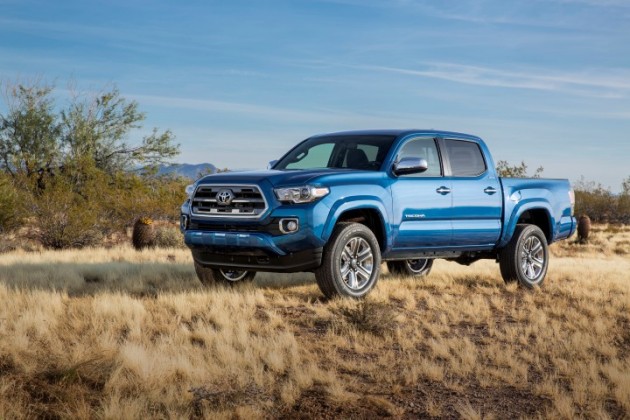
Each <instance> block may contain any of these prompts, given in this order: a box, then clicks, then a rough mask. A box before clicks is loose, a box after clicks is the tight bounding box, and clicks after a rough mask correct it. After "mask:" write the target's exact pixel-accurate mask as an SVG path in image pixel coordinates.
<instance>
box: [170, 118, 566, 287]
mask: <svg viewBox="0 0 630 420" xmlns="http://www.w3.org/2000/svg"><path fill="white" fill-rule="evenodd" d="M187 193H188V199H187V200H186V202H185V203H184V204H183V205H182V208H181V229H182V232H183V233H184V236H185V242H186V244H187V245H188V247H190V249H191V250H192V255H193V259H194V264H195V269H196V272H197V275H198V277H199V279H200V280H201V282H202V283H204V284H212V283H215V282H223V283H232V282H244V281H249V280H252V279H253V278H254V275H255V274H256V272H257V271H271V272H283V273H286V272H299V271H312V272H314V273H315V277H316V279H317V283H318V285H319V287H320V289H321V291H322V292H323V293H324V295H326V296H327V297H333V296H337V295H340V296H349V297H355V298H360V297H363V296H365V295H366V294H367V293H369V291H370V290H371V289H372V288H373V287H374V286H375V284H376V282H377V280H378V277H379V273H380V269H381V263H382V262H386V263H387V267H388V269H389V271H390V272H393V273H395V274H398V275H408V276H418V277H420V276H425V275H427V274H428V273H429V271H430V270H431V267H432V265H433V260H434V259H436V258H444V259H448V260H452V261H456V262H458V263H461V264H465V265H469V264H471V263H473V262H475V261H477V260H479V259H494V260H496V261H497V262H498V263H499V267H500V271H501V275H502V277H503V279H504V280H505V281H506V282H518V283H519V284H520V285H522V286H525V287H534V286H536V285H540V284H541V283H542V282H543V280H544V278H545V275H546V273H547V267H548V262H549V252H548V244H550V243H552V242H554V241H557V240H560V239H565V238H568V237H569V236H571V235H572V234H573V232H574V230H575V228H576V221H575V218H574V217H573V206H574V195H573V191H572V190H571V187H570V185H569V182H568V181H567V180H566V179H554V180H551V179H518V178H501V177H499V176H497V173H496V171H495V166H494V162H493V160H492V157H491V155H490V152H489V151H488V148H487V146H486V144H485V143H484V142H483V141H482V140H481V139H480V138H478V137H475V136H471V135H467V134H461V133H453V132H447V131H436V130H370V131H351V132H342V133H332V134H324V135H317V136H313V137H310V138H308V139H306V140H304V141H302V142H301V143H299V144H298V145H297V146H295V147H294V148H293V149H291V150H290V151H289V152H288V153H286V154H285V155H284V156H283V157H282V158H281V159H279V160H278V161H274V162H271V163H270V167H269V169H268V170H265V171H245V172H226V173H219V174H213V175H208V176H206V177H204V178H201V179H200V180H198V181H197V182H195V184H193V185H190V186H189V187H188V188H187Z"/></svg>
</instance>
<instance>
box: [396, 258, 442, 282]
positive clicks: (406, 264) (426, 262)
mask: <svg viewBox="0 0 630 420" xmlns="http://www.w3.org/2000/svg"><path fill="white" fill-rule="evenodd" d="M432 267H433V259H432V258H418V259H414V260H404V261H387V269H388V270H389V272H390V273H392V274H393V275H395V276H405V277H426V276H428V275H429V273H430V272H431V268H432Z"/></svg>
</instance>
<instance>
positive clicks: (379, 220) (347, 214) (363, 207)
mask: <svg viewBox="0 0 630 420" xmlns="http://www.w3.org/2000/svg"><path fill="white" fill-rule="evenodd" d="M385 214H386V211H385V208H384V206H383V205H382V204H381V203H379V202H350V203H343V204H341V205H340V206H338V208H337V209H335V211H334V212H331V216H330V217H329V219H328V221H327V223H326V228H325V229H324V232H323V235H322V239H324V240H325V241H326V242H328V240H329V239H330V236H331V235H332V232H333V230H334V228H335V226H336V225H337V224H338V223H343V222H354V223H361V224H363V225H365V226H366V227H367V228H368V229H370V230H371V231H372V233H373V234H374V236H376V240H377V241H378V244H379V247H380V250H381V254H382V253H383V252H385V250H386V249H388V247H389V240H390V238H389V236H388V235H387V232H388V226H389V225H388V223H387V222H386V220H387V219H386V218H385V216H384V215H385Z"/></svg>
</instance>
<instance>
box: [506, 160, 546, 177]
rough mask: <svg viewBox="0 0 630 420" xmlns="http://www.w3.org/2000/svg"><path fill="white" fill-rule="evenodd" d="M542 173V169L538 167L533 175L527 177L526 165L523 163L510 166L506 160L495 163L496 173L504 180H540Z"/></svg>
mask: <svg viewBox="0 0 630 420" xmlns="http://www.w3.org/2000/svg"><path fill="white" fill-rule="evenodd" d="M543 171H544V169H543V167H542V166H539V167H538V168H537V169H536V172H534V175H532V176H529V175H527V165H526V164H525V162H523V161H521V164H520V165H510V164H509V162H508V161H507V160H500V161H498V162H497V173H498V174H499V176H500V177H504V178H540V176H541V175H542V173H543Z"/></svg>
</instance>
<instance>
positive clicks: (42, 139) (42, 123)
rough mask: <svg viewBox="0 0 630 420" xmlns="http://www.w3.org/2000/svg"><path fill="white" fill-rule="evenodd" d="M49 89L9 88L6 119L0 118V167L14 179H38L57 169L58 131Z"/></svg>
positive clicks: (59, 132) (42, 87)
mask: <svg viewBox="0 0 630 420" xmlns="http://www.w3.org/2000/svg"><path fill="white" fill-rule="evenodd" d="M51 92H52V88H51V87H50V86H23V85H17V86H9V87H8V88H7V89H6V90H5V95H4V97H5V102H6V107H7V109H8V111H7V113H6V115H2V114H0V164H1V165H2V168H3V169H4V171H5V172H7V173H9V174H10V175H11V176H13V177H15V176H17V175H18V174H21V173H24V174H25V175H26V176H27V177H33V176H36V175H41V171H42V170H45V169H46V168H51V167H53V166H57V165H59V162H60V158H61V151H62V144H61V127H60V125H59V122H58V118H57V116H56V115H55V113H54V101H53V99H52V98H51Z"/></svg>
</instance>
